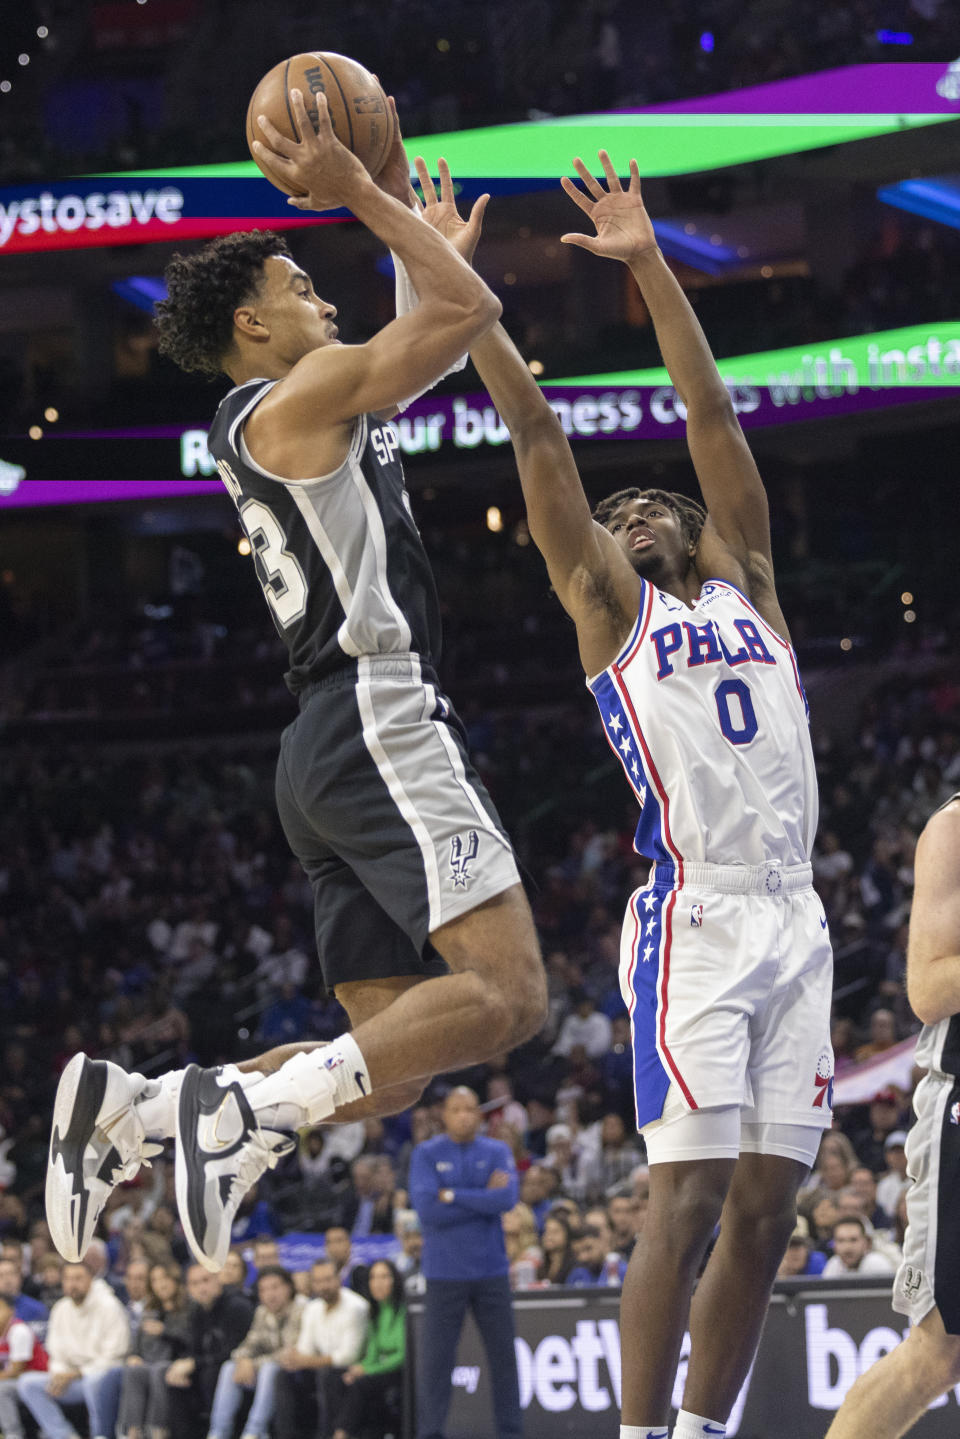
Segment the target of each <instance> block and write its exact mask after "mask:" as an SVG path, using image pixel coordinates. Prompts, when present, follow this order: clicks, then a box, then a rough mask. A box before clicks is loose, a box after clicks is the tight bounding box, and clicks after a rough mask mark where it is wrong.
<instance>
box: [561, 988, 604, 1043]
mask: <svg viewBox="0 0 960 1439" xmlns="http://www.w3.org/2000/svg"><path fill="white" fill-rule="evenodd" d="M570 999H571V1002H572V1004H573V1012H572V1013H571V1014H568V1015H567V1017H566V1019H565V1020H564V1021H563V1023H562V1024H561V1026H560V1033H559V1034H558V1035H557V1042H556V1044H555V1045H554V1046H553V1052H554V1054H559V1055H561V1056H562V1057H563V1058H564V1059H567V1058H569V1057H570V1055H571V1054H572V1053H573V1051H574V1049H575V1048H576V1047H577V1046H578V1045H580V1046H582V1047H583V1049H584V1051H585V1053H586V1056H587V1058H588V1059H595V1060H596V1059H601V1058H602V1057H603V1056H604V1055H605V1054H606V1053H607V1050H608V1049H609V1048H610V1044H611V1040H612V1033H613V1031H612V1028H611V1025H610V1021H609V1019H608V1018H607V1016H606V1015H605V1014H601V1013H600V1011H599V1010H598V1009H597V1008H596V1006H595V1004H594V1002H593V1000H592V998H591V997H590V995H589V994H588V993H587V991H586V990H585V989H582V988H575V989H572V990H571V991H570Z"/></svg>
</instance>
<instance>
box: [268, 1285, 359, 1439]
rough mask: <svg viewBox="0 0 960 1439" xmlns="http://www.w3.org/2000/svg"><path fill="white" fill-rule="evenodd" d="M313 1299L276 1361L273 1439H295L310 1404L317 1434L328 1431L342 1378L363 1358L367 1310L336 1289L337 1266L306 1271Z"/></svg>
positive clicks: (356, 1298) (352, 1296) (304, 1424)
mask: <svg viewBox="0 0 960 1439" xmlns="http://www.w3.org/2000/svg"><path fill="white" fill-rule="evenodd" d="M310 1289H311V1293H312V1294H313V1296H314V1297H313V1298H312V1299H311V1300H310V1301H309V1302H308V1304H307V1306H306V1308H305V1309H304V1312H303V1322H302V1324H301V1326H300V1334H299V1337H298V1338H297V1340H296V1342H295V1343H294V1344H289V1345H284V1347H283V1348H282V1349H281V1351H280V1352H279V1354H278V1355H277V1363H278V1365H279V1366H280V1373H279V1374H278V1375H277V1385H276V1419H275V1421H274V1439H296V1436H297V1435H299V1434H301V1433H302V1432H303V1430H304V1428H305V1427H307V1425H308V1424H309V1423H310V1422H311V1421H312V1410H313V1404H312V1403H311V1401H312V1400H314V1399H315V1401H316V1407H317V1409H318V1410H319V1415H320V1430H319V1432H320V1433H323V1434H326V1433H328V1432H329V1430H330V1425H331V1421H332V1416H333V1414H334V1412H335V1411H336V1410H337V1409H338V1407H339V1405H340V1402H341V1399H342V1397H343V1376H344V1374H345V1373H346V1371H347V1370H348V1369H349V1368H350V1366H351V1365H352V1364H356V1362H357V1360H358V1359H359V1358H360V1356H361V1354H362V1353H363V1348H364V1344H365V1343H366V1339H367V1327H368V1324H369V1320H370V1305H369V1303H368V1302H367V1300H366V1299H364V1298H363V1296H362V1295H360V1294H356V1293H355V1292H354V1291H353V1290H352V1289H346V1288H344V1287H343V1285H341V1283H340V1280H339V1278H338V1276H337V1268H336V1265H335V1264H333V1263H332V1262H331V1261H330V1260H329V1259H318V1260H317V1261H316V1263H315V1264H313V1265H312V1267H311V1269H310Z"/></svg>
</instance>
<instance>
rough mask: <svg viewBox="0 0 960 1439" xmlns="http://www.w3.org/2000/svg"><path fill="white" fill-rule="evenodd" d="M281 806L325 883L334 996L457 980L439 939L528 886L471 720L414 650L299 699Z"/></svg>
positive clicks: (323, 913) (313, 876) (289, 829)
mask: <svg viewBox="0 0 960 1439" xmlns="http://www.w3.org/2000/svg"><path fill="white" fill-rule="evenodd" d="M300 705H301V712H300V714H299V715H298V717H297V718H296V719H295V720H294V722H293V724H291V725H290V726H289V727H288V728H287V729H286V730H285V731H284V733H283V736H282V738H281V743H280V758H279V761H278V764H277V807H278V809H279V812H280V820H281V823H282V825H283V828H284V831H285V833H286V836H287V840H288V841H289V844H290V847H291V849H292V850H293V852H294V854H295V855H296V856H297V858H298V859H299V861H300V863H301V864H302V865H303V868H304V870H305V871H306V874H307V876H308V878H309V880H310V883H311V885H312V887H313V894H314V916H315V925H316V935H317V950H318V952H319V955H320V964H321V968H322V970H323V978H324V983H325V984H326V986H327V988H328V989H333V988H334V987H335V986H336V985H338V984H346V983H348V982H352V981H356V980H364V979H384V978H388V977H391V976H393V975H422V976H424V977H428V976H431V975H437V974H445V973H446V972H447V968H446V965H445V963H444V961H443V960H442V959H441V958H440V956H439V954H438V953H437V951H436V950H435V949H434V948H433V946H432V945H431V944H430V942H429V938H428V936H429V935H430V934H432V933H433V932H434V931H435V930H436V929H438V928H439V927H440V925H442V924H446V923H448V922H449V921H450V920H452V919H456V918H458V916H460V915H462V914H466V913H467V911H468V910H471V909H474V908H476V906H477V905H478V904H482V903H483V902H484V901H485V900H489V899H492V898H493V897H494V896H495V895H497V894H500V893H502V892H503V890H505V889H509V888H510V886H511V885H514V884H518V883H519V874H518V872H517V866H516V861H515V859H514V855H513V849H512V846H511V844H510V841H509V839H508V838H507V836H506V834H505V833H504V830H503V827H502V826H501V824H500V821H499V818H498V817H497V813H496V810H495V809H494V807H493V803H492V801H491V799H490V796H489V795H488V794H487V791H486V789H485V788H484V786H483V783H482V782H481V780H480V778H479V776H478V775H477V773H476V771H475V770H474V768H473V766H472V765H471V763H470V761H469V759H468V757H467V750H466V741H465V736H464V733H463V729H462V726H461V724H460V721H459V719H458V718H457V716H456V714H455V713H454V711H453V708H452V706H451V704H450V701H449V700H447V699H446V698H445V696H444V695H442V694H441V693H440V692H439V691H438V689H437V687H436V683H435V677H434V676H433V674H432V673H431V672H430V671H429V670H427V669H426V668H425V666H424V664H423V661H422V660H421V659H420V657H419V656H418V655H415V654H393V655H384V656H376V657H369V656H361V658H360V659H358V660H357V661H356V662H355V665H351V666H348V667H346V668H344V669H343V670H341V671H337V672H336V673H335V674H332V675H328V676H326V677H325V678H324V679H322V680H319V681H317V683H316V684H314V685H310V686H308V687H307V688H306V690H305V691H304V692H303V694H302V695H301V696H300Z"/></svg>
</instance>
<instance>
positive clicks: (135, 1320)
mask: <svg viewBox="0 0 960 1439" xmlns="http://www.w3.org/2000/svg"><path fill="white" fill-rule="evenodd" d="M123 1286H124V1288H125V1289H126V1291H127V1302H126V1305H125V1306H124V1307H125V1308H126V1311H127V1318H128V1319H129V1320H130V1335H131V1338H132V1339H136V1337H137V1332H138V1331H139V1329H140V1324H141V1321H142V1320H143V1311H144V1310H145V1309H146V1307H147V1303H148V1302H149V1299H150V1265H149V1264H148V1263H147V1261H146V1260H145V1259H130V1260H128V1261H127V1267H126V1269H125V1270H124V1271H123Z"/></svg>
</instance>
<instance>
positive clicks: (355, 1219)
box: [340, 1154, 396, 1239]
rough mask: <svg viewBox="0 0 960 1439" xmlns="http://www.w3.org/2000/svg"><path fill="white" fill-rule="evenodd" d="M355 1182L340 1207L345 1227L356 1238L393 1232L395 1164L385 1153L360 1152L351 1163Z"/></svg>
mask: <svg viewBox="0 0 960 1439" xmlns="http://www.w3.org/2000/svg"><path fill="white" fill-rule="evenodd" d="M350 1172H351V1177H352V1179H353V1186H352V1189H351V1192H350V1193H349V1194H348V1195H347V1197H346V1200H345V1202H344V1204H343V1208H342V1209H341V1213H340V1218H341V1220H342V1225H343V1228H344V1229H349V1230H350V1233H351V1234H352V1235H353V1236H354V1237H355V1238H358V1239H360V1238H365V1237H366V1236H367V1235H368V1234H392V1233H393V1192H394V1189H395V1187H396V1181H395V1175H394V1172H393V1165H392V1164H391V1163H390V1160H389V1159H388V1158H387V1157H386V1156H385V1155H373V1154H361V1155H360V1156H359V1157H358V1158H357V1159H355V1160H354V1161H353V1164H352V1165H351V1167H350Z"/></svg>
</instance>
